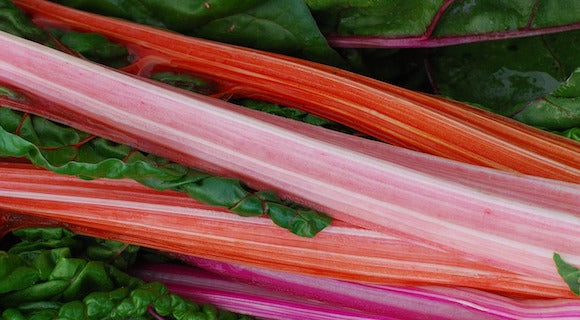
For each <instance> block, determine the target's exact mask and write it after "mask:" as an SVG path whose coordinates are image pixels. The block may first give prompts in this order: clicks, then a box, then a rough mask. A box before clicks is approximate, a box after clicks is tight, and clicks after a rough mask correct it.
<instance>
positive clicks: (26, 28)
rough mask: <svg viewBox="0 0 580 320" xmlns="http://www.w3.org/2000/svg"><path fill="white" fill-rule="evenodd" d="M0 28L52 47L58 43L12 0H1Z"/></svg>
mask: <svg viewBox="0 0 580 320" xmlns="http://www.w3.org/2000/svg"><path fill="white" fill-rule="evenodd" d="M0 30H1V31H4V32H8V33H10V34H13V35H15V36H18V37H21V38H25V39H28V40H32V41H35V42H38V43H42V44H43V45H45V46H49V47H52V48H55V47H56V43H55V42H54V41H53V40H52V39H51V38H50V36H49V35H48V33H46V32H45V31H44V30H42V29H40V28H39V27H37V26H36V25H35V24H34V23H32V21H31V20H30V19H29V18H28V17H27V16H26V15H25V14H24V13H23V12H22V11H21V10H20V9H19V8H18V7H16V6H15V5H14V4H13V3H12V1H10V0H0Z"/></svg>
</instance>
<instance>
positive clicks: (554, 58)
mask: <svg viewBox="0 0 580 320" xmlns="http://www.w3.org/2000/svg"><path fill="white" fill-rule="evenodd" d="M578 61H580V31H572V32H566V33H560V34H554V35H546V36H541V37H531V38H524V39H512V40H502V41H493V42H485V43H474V44H468V45H461V46H454V47H446V48H438V49H435V50H433V52H432V54H431V57H430V62H431V67H432V68H431V70H432V72H431V76H432V79H434V83H435V84H436V86H437V87H438V89H439V91H440V93H441V94H442V95H444V96H448V97H451V98H453V99H456V100H460V101H466V102H468V103H473V104H476V105H483V106H485V107H486V108H489V109H491V110H492V111H494V112H496V113H499V114H501V115H504V116H508V117H515V118H516V119H518V120H521V121H523V122H525V123H528V124H530V125H534V126H538V127H542V128H545V129H549V130H558V131H563V130H567V129H570V128H573V127H578V126H579V122H578V121H579V120H578V98H577V96H575V91H574V90H577V88H576V86H577V82H578V79H577V77H578V76H577V73H576V72H575V71H574V70H575V69H576V68H577V67H578ZM572 73H574V75H572V76H571V77H570V79H568V80H567V78H568V76H569V75H570V74H572ZM565 81H568V84H565ZM568 86H571V87H570V88H568ZM559 87H561V88H559ZM574 88H576V89H574ZM555 90H556V91H555ZM561 91H562V93H560V92H561ZM572 91H574V92H572Z"/></svg>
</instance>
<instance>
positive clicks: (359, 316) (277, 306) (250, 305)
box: [132, 264, 475, 320]
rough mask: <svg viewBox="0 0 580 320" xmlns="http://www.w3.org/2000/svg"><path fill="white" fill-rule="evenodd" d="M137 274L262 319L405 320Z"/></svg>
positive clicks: (198, 278) (214, 283) (170, 272)
mask: <svg viewBox="0 0 580 320" xmlns="http://www.w3.org/2000/svg"><path fill="white" fill-rule="evenodd" d="M133 271H134V272H132V274H133V275H135V276H137V277H139V278H141V279H143V280H145V281H148V282H152V281H158V282H161V283H163V284H164V285H165V286H167V288H168V289H169V290H170V291H171V292H173V293H175V294H178V295H180V296H182V297H185V298H189V299H191V300H192V301H194V302H198V303H211V304H214V305H216V306H217V307H219V308H222V309H227V310H230V311H234V312H237V313H241V314H247V315H251V316H255V317H260V318H268V319H279V320H303V319H309V320H398V319H402V318H398V317H393V316H385V315H376V314H369V313H365V312H361V311H358V310H352V309H348V308H345V307H341V306H337V305H329V304H324V303H320V302H317V301H313V300H309V299H303V298H299V297H293V296H289V295H285V294H281V293H278V292H272V291H268V290H264V289H261V288H258V287H255V286H252V285H248V284H243V283H239V282H233V281H231V280H229V279H227V278H223V277H219V276H217V275H216V274H213V273H209V272H207V271H204V270H200V269H193V268H187V267H183V266H176V265H165V264H164V265H146V266H144V267H139V268H137V269H136V270H133ZM446 319H448V318H446ZM434 320H443V319H434ZM474 320H475V319H474Z"/></svg>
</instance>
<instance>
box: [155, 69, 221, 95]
mask: <svg viewBox="0 0 580 320" xmlns="http://www.w3.org/2000/svg"><path fill="white" fill-rule="evenodd" d="M150 78H151V79H153V80H157V81H159V82H163V83H165V84H168V85H170V86H173V87H176V88H180V89H184V90H187V91H191V92H196V93H200V94H203V95H210V94H214V93H217V85H216V84H215V83H213V82H212V81H210V80H205V79H203V78H202V77H198V76H194V75H191V74H185V73H177V72H169V71H165V72H156V73H153V74H152V75H151V77H150Z"/></svg>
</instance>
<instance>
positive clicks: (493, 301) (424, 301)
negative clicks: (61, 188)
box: [134, 257, 580, 320]
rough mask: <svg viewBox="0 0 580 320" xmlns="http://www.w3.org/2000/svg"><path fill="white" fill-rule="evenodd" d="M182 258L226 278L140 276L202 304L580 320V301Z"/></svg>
mask: <svg viewBox="0 0 580 320" xmlns="http://www.w3.org/2000/svg"><path fill="white" fill-rule="evenodd" d="M182 258H184V259H185V261H188V262H193V263H194V264H196V265H199V266H201V267H203V268H205V269H206V270H209V271H212V272H215V274H218V275H220V276H221V277H216V275H215V274H214V275H212V274H207V273H205V272H202V271H200V270H198V269H196V268H188V267H184V266H176V265H171V264H146V265H143V266H139V267H137V268H136V270H134V272H135V274H136V275H137V276H139V277H141V278H143V279H145V280H146V281H160V282H163V283H164V284H166V285H167V286H168V287H169V288H178V292H179V293H180V294H190V295H191V296H192V297H195V298H197V299H207V298H206V295H207V293H206V291H205V290H217V291H218V292H220V293H226V292H227V293H228V294H229V295H230V296H231V297H235V298H239V299H248V300H250V301H246V304H249V305H251V300H252V299H253V298H252V296H260V297H262V298H266V299H267V298H273V299H281V300H287V299H292V300H294V299H297V300H298V301H301V300H303V301H317V302H319V303H324V305H327V306H334V307H339V308H348V309H350V310H356V311H358V312H361V313H365V314H369V315H376V316H380V317H386V318H393V319H405V320H422V319H430V320H454V319H455V320H459V319H461V320H464V319H469V320H484V319H485V320H491V319H514V320H515V319H518V320H526V319H529V320H531V319H548V318H549V319H558V320H572V319H577V318H578V317H580V301H579V300H576V299H552V300H541V299H534V300H531V299H530V300H516V299H510V298H507V297H503V296H500V295H497V294H492V293H488V292H483V291H479V290H471V289H464V288H463V289H462V288H447V287H435V286H429V287H427V286H423V287H395V286H376V285H365V284H360V283H354V282H344V281H337V280H332V279H324V278H319V277H308V276H301V275H293V274H288V273H284V272H276V271H269V270H262V269H258V268H251V267H250V268H248V267H243V266H238V265H231V264H224V263H220V262H216V261H210V260H206V259H197V258H194V257H182ZM240 282H242V283H245V284H246V285H243V284H240ZM259 288H261V289H259ZM199 290H201V292H199ZM210 294H211V293H210ZM218 295H219V294H218ZM204 301H206V300H204ZM207 301H208V302H210V301H211V302H212V303H218V304H221V303H223V307H226V306H227V307H231V305H228V303H229V302H228V301H227V298H226V297H222V296H221V295H220V297H219V299H216V300H207ZM307 318H308V319H310V317H307ZM282 319H283V318H282ZM383 319H384V318H383Z"/></svg>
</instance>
